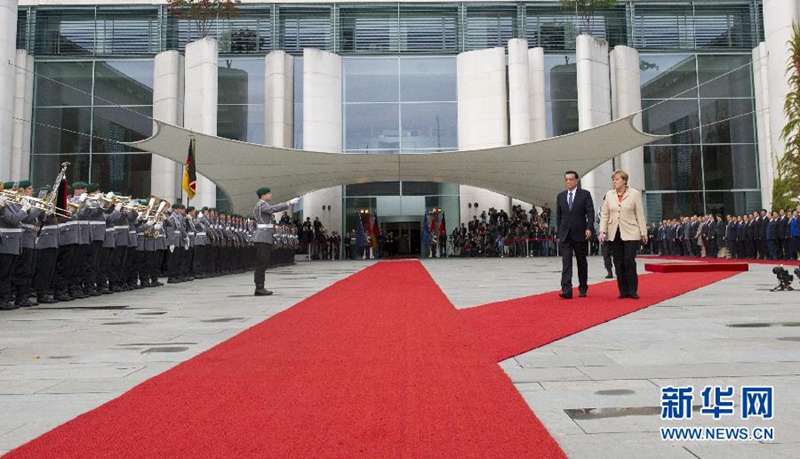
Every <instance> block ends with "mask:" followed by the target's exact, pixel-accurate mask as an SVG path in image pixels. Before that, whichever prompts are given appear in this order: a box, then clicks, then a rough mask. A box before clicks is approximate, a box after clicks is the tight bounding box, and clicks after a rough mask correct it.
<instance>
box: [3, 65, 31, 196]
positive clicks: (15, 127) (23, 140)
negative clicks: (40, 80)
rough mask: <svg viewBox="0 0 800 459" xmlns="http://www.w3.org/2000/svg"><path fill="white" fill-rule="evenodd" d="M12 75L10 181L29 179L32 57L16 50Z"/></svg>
mask: <svg viewBox="0 0 800 459" xmlns="http://www.w3.org/2000/svg"><path fill="white" fill-rule="evenodd" d="M16 65H17V68H16V72H15V75H14V119H13V120H12V132H11V174H10V176H9V178H10V179H11V180H15V181H16V180H25V179H29V178H30V168H31V132H32V130H33V124H32V123H31V118H32V117H33V56H31V55H29V54H28V52H27V51H25V50H24V49H18V50H17V56H16Z"/></svg>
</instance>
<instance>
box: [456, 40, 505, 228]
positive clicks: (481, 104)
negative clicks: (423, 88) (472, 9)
mask: <svg viewBox="0 0 800 459" xmlns="http://www.w3.org/2000/svg"><path fill="white" fill-rule="evenodd" d="M456 65H457V84H458V148H459V150H475V149H479V148H489V147H499V146H503V145H508V110H507V109H506V97H507V96H506V94H507V91H506V56H505V49H503V48H491V49H482V50H477V51H468V52H465V53H461V54H459V55H458V57H457V58H456ZM459 194H460V206H461V209H460V210H461V222H466V221H468V220H469V219H471V218H472V216H473V215H476V214H477V215H480V212H481V210H487V211H488V210H489V208H490V207H494V208H495V209H497V210H500V209H505V211H506V212H509V211H510V210H511V199H510V198H509V197H508V196H504V195H502V194H499V193H495V192H492V191H488V190H485V189H483V188H476V187H472V186H469V185H461V186H460V187H459ZM468 203H472V204H475V203H478V209H477V213H476V212H475V210H476V209H474V208H469V207H468V206H467V204H468Z"/></svg>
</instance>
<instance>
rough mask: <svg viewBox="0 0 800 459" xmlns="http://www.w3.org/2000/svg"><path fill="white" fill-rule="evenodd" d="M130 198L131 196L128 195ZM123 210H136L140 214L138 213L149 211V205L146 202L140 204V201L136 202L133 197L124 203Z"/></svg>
mask: <svg viewBox="0 0 800 459" xmlns="http://www.w3.org/2000/svg"><path fill="white" fill-rule="evenodd" d="M128 198H130V196H128ZM122 210H123V211H125V212H136V213H137V214H138V213H143V212H146V211H147V205H146V204H140V203H138V202H136V201H135V200H132V199H128V201H127V202H125V204H123V205H122Z"/></svg>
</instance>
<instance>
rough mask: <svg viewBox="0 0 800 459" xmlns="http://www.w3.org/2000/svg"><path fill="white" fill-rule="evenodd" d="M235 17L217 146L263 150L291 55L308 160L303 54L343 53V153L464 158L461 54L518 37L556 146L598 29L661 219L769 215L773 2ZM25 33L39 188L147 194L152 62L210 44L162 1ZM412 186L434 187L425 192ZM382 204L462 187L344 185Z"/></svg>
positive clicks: (82, 13) (31, 27)
mask: <svg viewBox="0 0 800 459" xmlns="http://www.w3.org/2000/svg"><path fill="white" fill-rule="evenodd" d="M120 3H121V2H120ZM239 9H240V14H238V15H237V16H235V17H233V18H219V19H217V20H211V21H210V22H209V23H208V30H209V32H210V34H211V35H212V36H215V37H217V38H218V40H219V43H220V61H219V88H220V89H219V122H218V133H219V135H220V136H223V137H228V138H232V139H237V140H243V141H248V142H255V143H263V142H264V141H265V140H266V139H265V132H264V131H265V129H264V84H263V79H264V63H263V56H264V55H265V54H266V53H268V52H270V51H273V50H277V49H281V50H284V51H286V52H288V53H290V54H293V55H295V56H296V57H297V58H296V59H295V73H294V75H295V107H294V108H295V111H294V113H295V147H296V148H302V146H303V144H302V134H303V126H302V115H303V103H302V82H303V78H302V69H303V62H302V59H301V58H300V56H301V55H302V52H303V49H304V48H309V47H310V48H317V49H323V50H327V51H331V52H335V53H338V54H341V55H342V56H343V57H344V58H345V59H344V75H343V85H344V86H343V93H344V106H343V107H342V109H343V119H344V127H343V139H344V144H343V146H342V147H343V149H344V151H346V152H352V153H355V152H358V153H370V154H394V153H398V152H403V153H420V154H423V153H429V152H436V151H442V150H452V149H455V148H457V102H456V100H457V97H456V83H455V80H456V61H455V55H456V54H458V53H461V52H464V51H469V50H473V49H483V48H489V47H495V46H503V47H504V46H506V42H507V40H509V39H511V38H515V37H519V38H526V39H527V40H528V43H529V46H531V47H533V46H542V47H544V48H545V53H546V70H545V78H546V85H547V87H546V98H547V100H546V105H547V132H548V134H549V135H551V136H555V135H561V134H566V133H569V132H574V131H576V130H577V129H578V118H577V89H576V84H575V82H576V76H577V73H576V67H575V54H574V49H575V37H576V36H577V35H578V34H580V33H584V32H591V33H592V34H593V35H594V36H596V37H599V38H604V39H606V40H607V41H608V42H609V46H610V47H613V46H615V45H618V44H624V45H628V46H631V47H634V48H636V49H637V50H639V52H640V53H641V69H642V79H641V84H642V99H643V101H642V103H643V107H644V108H645V112H644V117H643V123H644V127H645V130H647V131H649V132H653V133H659V134H665V135H668V136H669V137H667V138H666V139H664V140H663V141H660V142H657V143H654V144H651V145H649V146H647V147H645V152H644V159H645V168H646V185H647V196H646V199H647V206H648V218H649V219H650V220H655V219H658V218H661V217H671V216H674V215H677V214H686V213H692V212H709V211H724V212H726V213H743V212H745V211H749V210H752V209H753V208H755V207H758V206H759V205H760V202H759V201H760V198H759V193H760V187H761V184H760V183H759V182H758V180H759V179H758V177H759V176H758V152H757V147H756V140H755V127H754V124H755V121H754V116H753V114H752V111H753V110H754V103H753V95H752V94H753V88H752V74H751V70H750V67H749V63H750V60H751V54H750V51H751V50H752V48H754V47H755V46H757V44H758V42H759V41H761V40H763V31H762V28H761V20H762V19H761V15H762V12H761V11H762V4H761V1H760V0H749V1H746V0H742V1H740V0H729V1H710V0H708V1H707V0H695V1H688V0H687V1H680V0H678V1H669V2H660V3H654V2H650V1H645V0H621V1H620V2H619V4H618V6H616V7H615V8H613V9H610V10H605V11H598V12H596V14H595V15H594V16H593V17H589V18H582V17H576V15H575V14H574V12H572V11H567V10H564V9H563V8H562V7H561V6H560V3H559V2H557V1H555V0H554V1H537V2H532V1H530V2H446V3H433V2H432V3H411V2H397V3H381V4H361V3H346V2H344V3H342V2H339V3H324V2H320V3H303V4H296V3H268V2H264V3H256V2H249V3H247V4H243V5H241V6H240V8H239ZM18 22H19V27H18V30H17V44H18V46H19V47H21V48H25V49H27V50H28V51H29V52H30V53H32V54H33V55H34V56H35V58H36V66H35V71H36V72H37V77H36V83H35V98H34V119H33V121H34V123H35V124H34V127H33V131H34V132H33V140H32V150H33V153H32V156H31V161H32V168H31V170H33V171H34V173H33V175H34V177H33V179H34V180H35V181H36V183H37V184H41V183H48V182H49V181H50V180H51V179H52V176H53V175H54V174H55V173H56V171H57V170H58V164H60V162H62V161H64V160H68V161H71V162H72V163H73V166H72V167H71V168H70V174H72V177H71V179H72V180H77V179H84V180H85V179H88V180H91V181H99V182H100V183H101V185H102V186H103V188H104V189H115V188H116V189H118V190H119V191H125V192H127V193H132V194H137V195H143V196H146V195H148V194H149V188H150V186H149V173H148V171H149V167H150V156H149V155H148V154H145V153H141V152H137V151H135V150H132V149H129V148H126V147H124V146H122V145H120V144H119V143H117V142H118V141H128V140H136V139H141V138H144V137H147V136H148V135H150V132H151V129H152V128H151V120H150V119H149V118H148V117H149V116H150V115H151V113H152V70H153V56H155V54H156V53H158V52H160V51H163V50H168V49H178V50H183V49H184V48H185V46H186V44H187V43H188V42H190V41H192V40H194V39H195V38H197V36H198V30H197V28H196V27H194V26H193V25H192V23H190V22H189V21H187V20H184V19H179V18H176V17H173V16H171V15H170V14H168V12H167V9H166V6H165V5H123V4H119V5H94V6H91V5H88V6H87V5H84V6H64V5H59V6H56V5H44V4H42V5H40V6H31V7H23V8H20V9H19V13H18ZM734 69H737V70H735V71H733V72H731V71H732V70H734ZM729 72H730V73H729ZM712 79H713V83H710V84H706V85H703V86H701V87H700V88H695V89H691V88H694V87H695V86H696V85H698V84H699V83H702V82H705V81H708V80H712ZM426 186H428V187H430V189H427V188H425V187H426ZM365 187H366V188H365ZM370 187H372V188H370ZM419 187H421V188H419ZM417 188H419V189H421V190H423V191H424V192H423V191H420V192H419V193H416V192H412V191H413V190H416V189H417ZM434 188H435V189H434ZM387 193H388V194H387ZM376 196H383V197H388V196H392V197H394V198H398V199H400V198H407V199H410V200H409V201H408V202H409V203H410V202H412V201H414V200H415V199H418V198H420V197H422V198H423V201H424V204H418V206H419V209H422V208H423V205H424V206H428V205H439V206H441V205H442V204H441V203H440V202H438V201H437V203H434V201H431V202H428V201H429V200H436V199H450V198H451V197H454V196H455V198H454V199H456V200H457V196H458V189H457V186H456V185H453V184H445V185H436V186H435V187H434V186H433V185H430V184H428V185H425V184H417V183H395V184H391V185H387V184H366V185H358V186H350V187H346V188H345V200H348V199H362V198H364V197H368V198H369V199H375V198H376ZM384 201H385V200H384ZM223 202H224V196H220V203H223ZM385 202H386V201H385ZM414 202H418V201H414ZM374 204H375V205H378V204H377V202H376V203H374ZM384 205H386V206H388V205H390V204H384ZM391 205H394V204H391ZM359 206H360V204H355V203H352V204H351V203H350V202H349V201H347V205H346V207H347V208H358V207H359ZM402 208H403V209H407V206H403V207H402ZM457 208H458V206H457V204H456V206H455V209H457ZM405 211H406V210H403V212H405ZM456 212H457V211H456ZM451 221H453V222H455V221H456V219H455V218H454V219H453V220H451Z"/></svg>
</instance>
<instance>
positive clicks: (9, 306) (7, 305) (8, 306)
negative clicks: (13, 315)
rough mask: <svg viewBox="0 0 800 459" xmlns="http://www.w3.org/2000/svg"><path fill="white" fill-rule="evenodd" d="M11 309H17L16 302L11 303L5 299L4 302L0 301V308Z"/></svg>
mask: <svg viewBox="0 0 800 459" xmlns="http://www.w3.org/2000/svg"><path fill="white" fill-rule="evenodd" d="M13 309H19V306H17V305H16V304H13V303H9V302H8V301H6V302H4V303H0V310H3V311H11V310H13Z"/></svg>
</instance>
